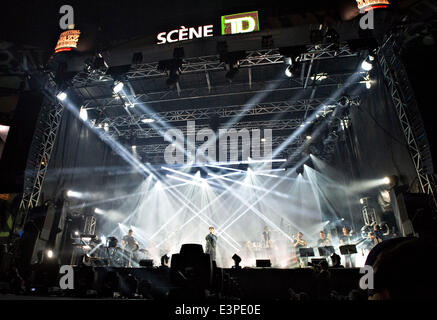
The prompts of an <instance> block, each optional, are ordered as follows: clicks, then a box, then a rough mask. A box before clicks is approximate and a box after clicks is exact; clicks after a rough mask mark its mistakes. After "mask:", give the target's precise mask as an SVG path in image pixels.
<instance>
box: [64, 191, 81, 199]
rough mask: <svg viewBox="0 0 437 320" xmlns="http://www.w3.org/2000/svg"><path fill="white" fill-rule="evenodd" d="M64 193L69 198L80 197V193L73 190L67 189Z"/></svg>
mask: <svg viewBox="0 0 437 320" xmlns="http://www.w3.org/2000/svg"><path fill="white" fill-rule="evenodd" d="M66 195H67V197H69V198H80V197H81V196H82V193H80V192H77V191H73V190H68V191H67V193H66Z"/></svg>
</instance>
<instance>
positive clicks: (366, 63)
mask: <svg viewBox="0 0 437 320" xmlns="http://www.w3.org/2000/svg"><path fill="white" fill-rule="evenodd" d="M373 60H375V58H374V57H373V56H371V55H369V56H368V57H367V58H366V60H364V61H363V62H362V63H361V68H362V69H363V70H365V71H370V70H372V68H373V65H372V61H373Z"/></svg>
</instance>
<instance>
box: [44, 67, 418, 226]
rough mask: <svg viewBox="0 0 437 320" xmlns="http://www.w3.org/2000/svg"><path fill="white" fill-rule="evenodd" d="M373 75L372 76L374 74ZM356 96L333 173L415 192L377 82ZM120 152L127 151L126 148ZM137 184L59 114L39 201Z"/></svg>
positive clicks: (124, 190)
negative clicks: (388, 179)
mask: <svg viewBox="0 0 437 320" xmlns="http://www.w3.org/2000/svg"><path fill="white" fill-rule="evenodd" d="M379 72H380V71H379V70H375V73H377V74H379ZM361 88H362V86H361ZM356 90H358V89H356ZM357 93H359V94H360V96H361V105H360V106H358V107H352V108H351V113H350V117H351V124H352V126H351V128H352V129H351V130H349V133H348V139H350V142H351V144H350V145H349V147H345V146H344V144H343V145H340V144H338V145H337V148H336V153H337V154H336V155H335V161H334V167H335V169H337V170H338V171H339V172H342V173H343V174H344V176H345V177H344V180H345V181H346V182H350V181H364V180H372V179H378V178H383V177H384V176H390V175H397V176H399V177H400V178H401V183H402V184H405V185H408V186H410V190H411V191H415V188H417V178H416V174H415V170H414V167H413V164H412V160H411V157H410V155H409V153H408V149H407V147H406V142H405V138H404V136H403V134H402V132H401V130H400V125H399V120H398V118H397V114H396V112H395V109H394V106H393V103H392V100H391V97H390V95H389V94H388V92H387V89H386V87H385V83H384V80H383V78H382V76H378V75H375V76H374V81H373V84H372V88H371V90H366V89H364V91H363V90H361V89H360V91H359V92H358V91H356V92H352V90H351V92H349V94H350V95H353V94H357ZM79 105H80V104H79ZM126 150H127V151H128V152H130V151H131V150H130V148H129V147H127V148H126ZM322 173H323V172H322ZM143 180H144V176H142V175H141V174H139V173H138V171H136V169H135V168H133V167H132V166H131V165H129V164H128V163H127V162H126V161H125V160H124V159H122V158H121V157H120V156H118V155H117V154H115V153H114V152H113V151H112V149H111V148H110V147H109V146H108V145H107V144H106V143H105V142H103V141H102V140H101V139H100V138H99V137H98V136H97V134H96V133H94V132H93V131H92V130H91V129H90V128H88V127H87V126H85V125H84V124H83V123H82V120H80V119H78V118H77V117H76V116H75V115H73V114H72V113H71V112H70V111H69V110H68V109H65V112H64V115H63V119H62V123H61V127H60V129H59V133H58V138H57V141H56V146H55V149H54V151H53V153H52V158H51V161H50V167H49V170H48V173H47V176H46V180H45V184H44V189H43V199H44V200H47V199H52V198H54V197H56V196H57V195H60V193H61V192H63V191H64V190H67V189H70V190H76V191H80V192H84V191H89V192H90V193H95V192H105V193H106V195H105V196H106V197H108V198H113V197H117V196H123V195H127V194H129V192H132V191H133V190H134V189H135V187H137V186H138V185H139V184H140V183H141V182H142V181H143ZM337 180H338V177H337ZM135 199H139V198H138V197H137V198H135ZM128 201H129V198H125V199H124V200H123V199H120V200H117V201H111V202H110V203H106V204H105V209H107V210H110V209H113V208H114V209H116V208H117V207H119V206H120V204H121V203H124V204H126V202H128ZM133 201H135V200H133ZM135 207H136V203H135V204H132V208H135ZM351 209H352V210H351V211H352V212H353V215H354V217H352V220H356V223H357V224H361V223H362V222H361V221H362V218H361V216H362V215H361V212H360V209H359V203H358V204H357V207H355V208H351ZM354 224H355V223H354Z"/></svg>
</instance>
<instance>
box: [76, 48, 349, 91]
mask: <svg viewBox="0 0 437 320" xmlns="http://www.w3.org/2000/svg"><path fill="white" fill-rule="evenodd" d="M352 56H356V53H354V52H352V51H351V50H350V49H349V47H348V45H347V44H345V43H344V44H340V45H338V47H336V45H335V44H332V43H330V44H319V45H310V46H307V52H306V53H302V54H301V55H300V57H299V60H300V61H314V60H322V59H332V58H342V57H352ZM283 58H284V56H283V55H281V54H280V53H279V49H263V50H255V51H247V57H246V58H245V59H242V60H240V68H247V67H253V66H262V65H271V64H279V63H283ZM224 68H225V63H224V62H222V61H220V56H219V55H211V56H204V57H194V58H186V59H184V62H183V64H182V67H181V71H182V74H184V73H193V72H207V71H218V70H224ZM157 76H167V73H166V72H165V71H160V70H158V62H150V63H141V64H134V65H132V66H131V69H130V70H129V71H128V72H127V73H126V78H127V79H138V78H149V77H157ZM107 81H113V79H112V78H111V77H110V76H109V75H106V74H100V75H99V74H87V73H85V72H80V73H78V74H77V75H76V76H75V77H74V78H73V85H74V87H76V88H79V87H84V86H88V85H92V84H97V83H101V82H107Z"/></svg>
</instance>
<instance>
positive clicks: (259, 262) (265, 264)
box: [256, 259, 272, 268]
mask: <svg viewBox="0 0 437 320" xmlns="http://www.w3.org/2000/svg"><path fill="white" fill-rule="evenodd" d="M271 266H272V263H271V262H270V260H269V259H265V260H256V267H257V268H270V267H271Z"/></svg>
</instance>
